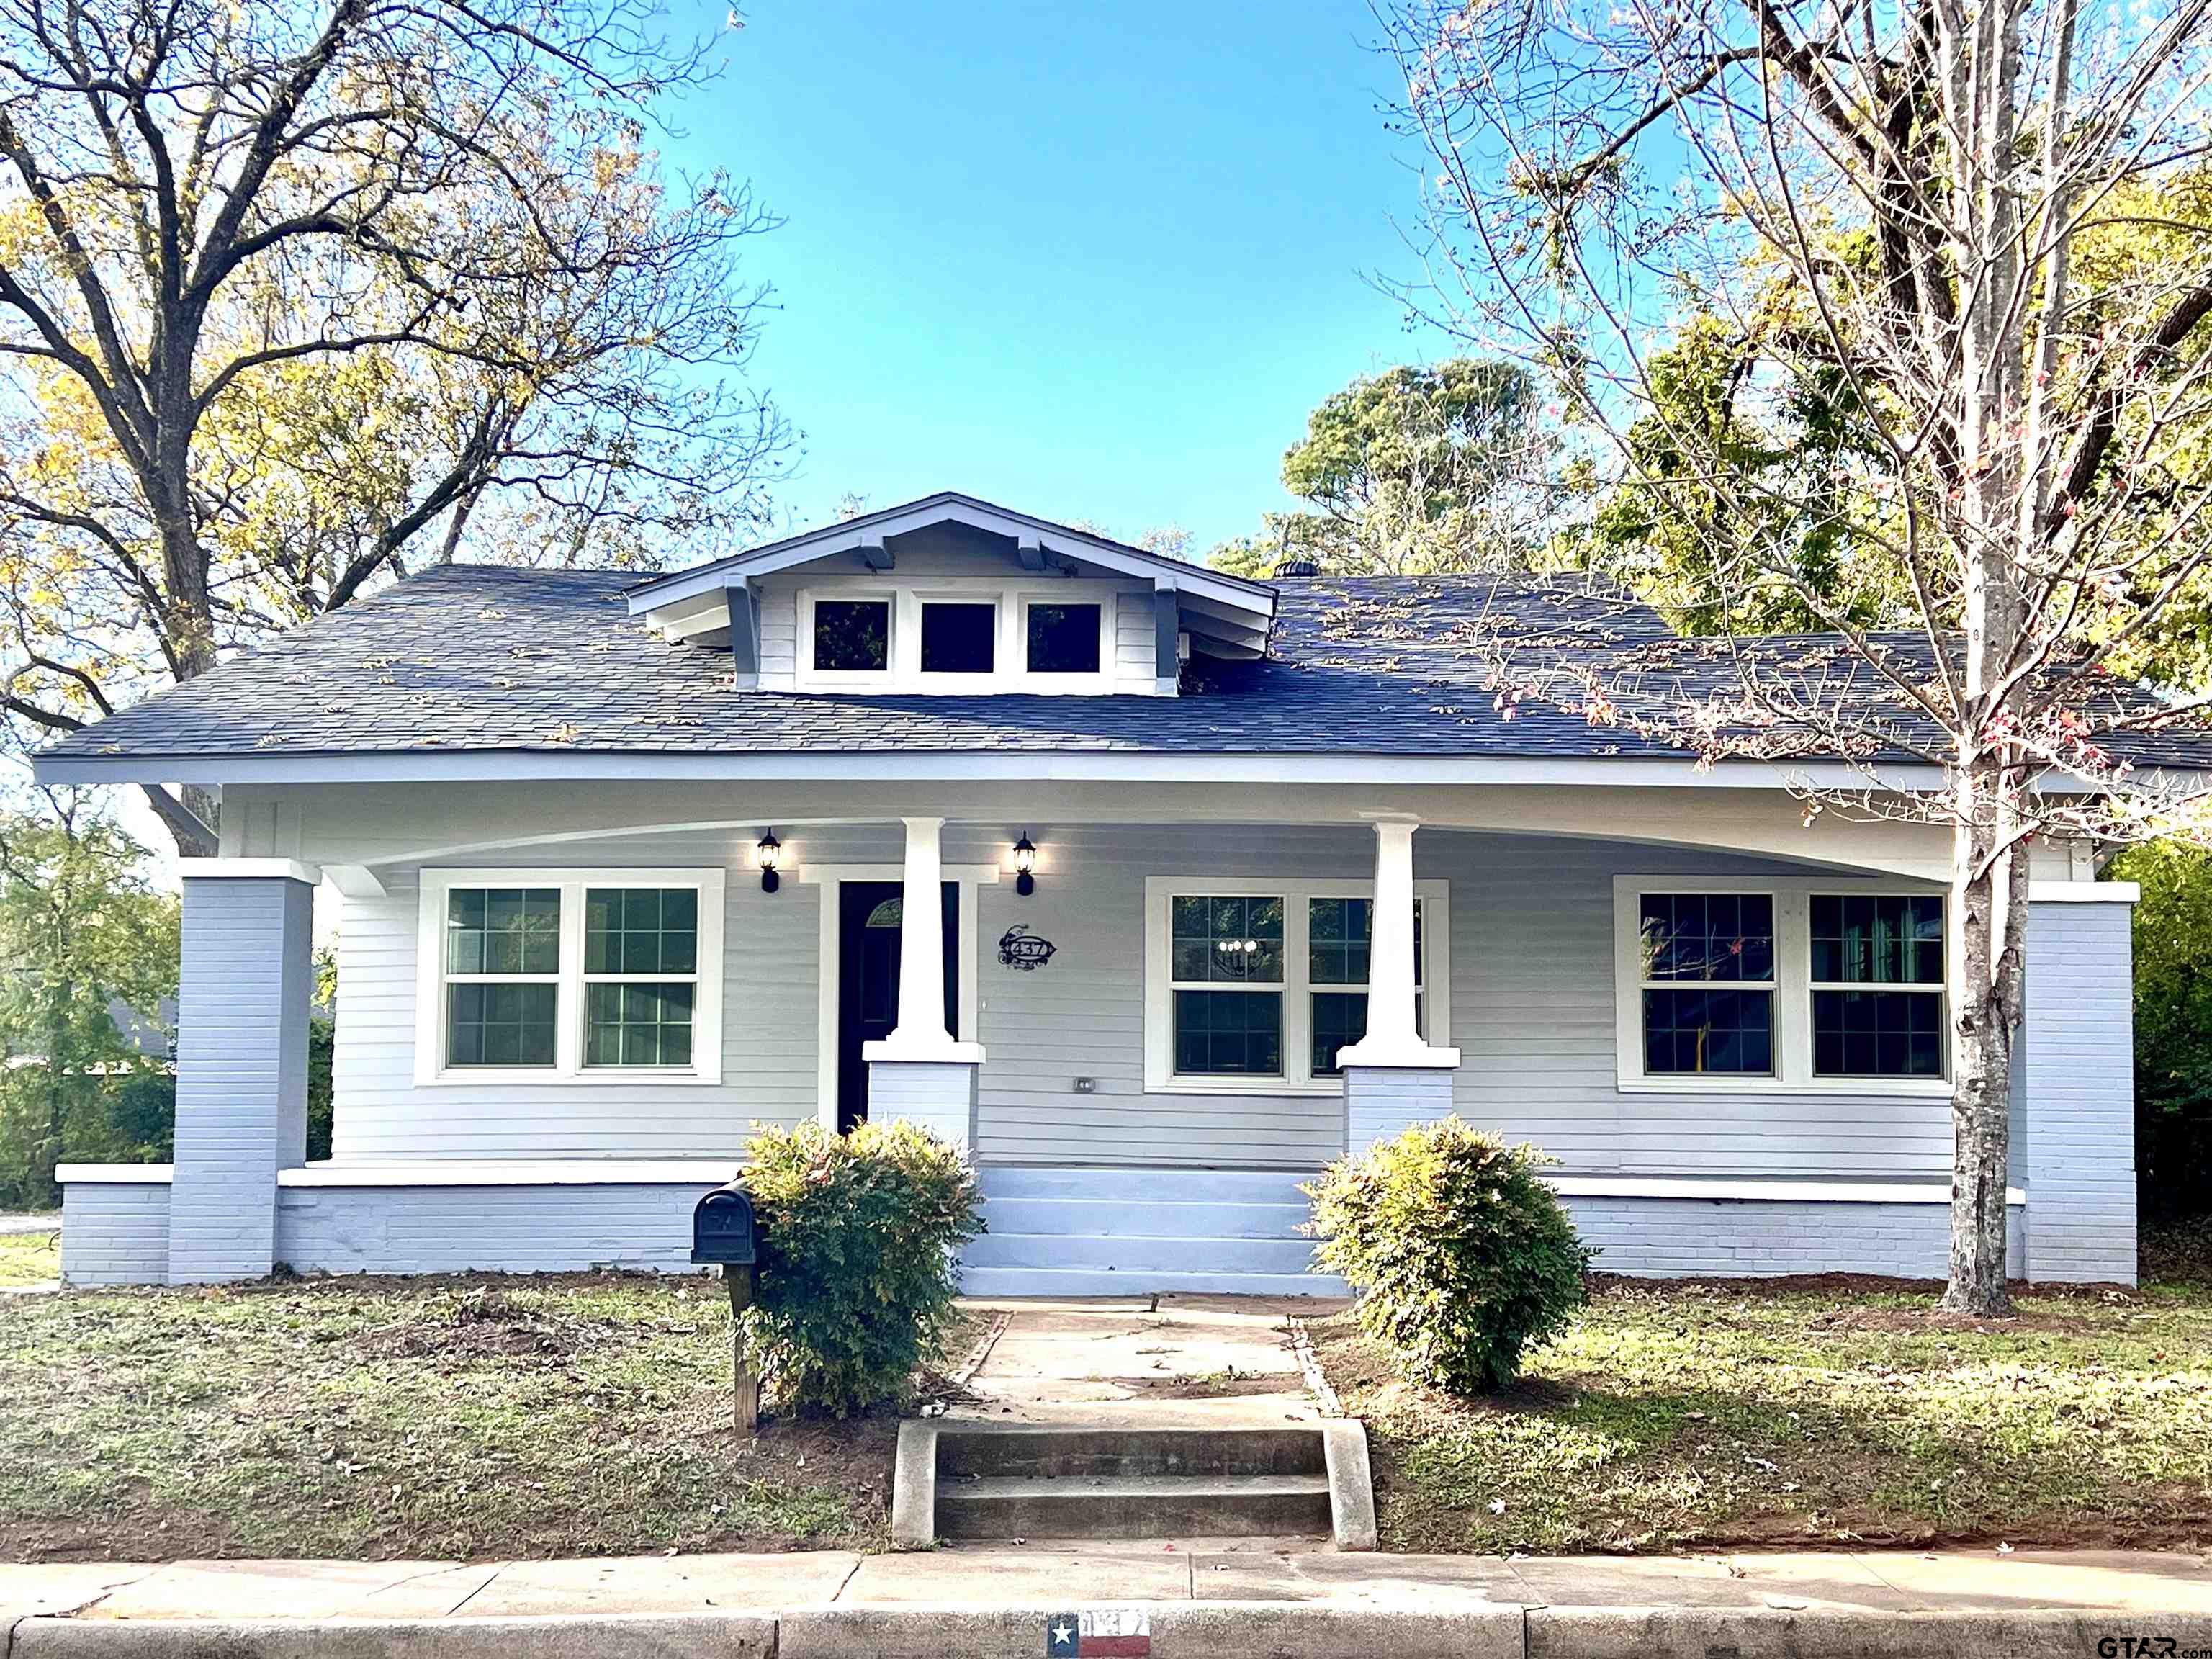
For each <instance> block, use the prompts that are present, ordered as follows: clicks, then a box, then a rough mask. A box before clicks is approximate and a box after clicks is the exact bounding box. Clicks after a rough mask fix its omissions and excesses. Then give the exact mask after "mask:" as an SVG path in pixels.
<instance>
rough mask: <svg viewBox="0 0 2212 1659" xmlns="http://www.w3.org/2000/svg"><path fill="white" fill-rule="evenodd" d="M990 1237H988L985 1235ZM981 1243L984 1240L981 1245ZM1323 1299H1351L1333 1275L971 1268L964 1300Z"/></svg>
mask: <svg viewBox="0 0 2212 1659" xmlns="http://www.w3.org/2000/svg"><path fill="white" fill-rule="evenodd" d="M985 1237H989V1235H987V1234H986V1235H985ZM979 1242H980V1241H979ZM1155 1292H1158V1293H1159V1294H1162V1295H1166V1294H1170V1293H1172V1294H1176V1295H1182V1296H1271V1297H1275V1296H1324V1297H1348V1296H1350V1295H1351V1294H1352V1287H1351V1286H1350V1285H1346V1283H1345V1282H1344V1281H1343V1280H1342V1279H1339V1278H1337V1277H1336V1276H1335V1275H1334V1274H1333V1273H1214V1272H1210V1271H1207V1270H1205V1269H1201V1268H1176V1269H1170V1268H1135V1269H1132V1270H1131V1271H1129V1272H1127V1273H1117V1272H1115V1270H1114V1269H1113V1268H1111V1267H967V1266H965V1265H963V1267H961V1269H960V1293H961V1294H962V1295H963V1296H981V1297H998V1296H1150V1295H1152V1294H1154V1293H1155Z"/></svg>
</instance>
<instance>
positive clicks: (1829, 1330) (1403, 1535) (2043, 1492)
mask: <svg viewBox="0 0 2212 1659" xmlns="http://www.w3.org/2000/svg"><path fill="white" fill-rule="evenodd" d="M1934 1300H1935V1298H1934V1296H1933V1294H1932V1293H1927V1294H1923V1293H1918V1292H1916V1291H1907V1290H1905V1289H1904V1288H1902V1287H1899V1286H1897V1285H1881V1284H1879V1283H1861V1284H1850V1283H1841V1282H1835V1281H1828V1282H1824V1283H1822V1284H1820V1285H1809V1284H1808V1283H1806V1282H1805V1281H1798V1282H1796V1284H1790V1283H1787V1282H1770V1283H1765V1284H1759V1285H1747V1284H1735V1285H1730V1284H1725V1283H1719V1284H1664V1285H1655V1284H1650V1283H1638V1282H1637V1281H1632V1280H1621V1279H1611V1280H1601V1281H1599V1285H1598V1286H1597V1289H1596V1291H1595V1295H1594V1296H1593V1298H1592V1300H1591V1303H1590V1305H1589V1309H1588V1310H1586V1311H1585V1312H1584V1314H1583V1316H1582V1317H1581V1319H1580V1320H1579V1321H1578V1322H1577V1324H1576V1326H1575V1328H1573V1330H1571V1332H1570V1333H1569V1334H1567V1336H1566V1337H1565V1338H1564V1339H1563V1340H1560V1341H1559V1342H1558V1343H1556V1344H1554V1345H1553V1346H1550V1347H1548V1348H1546V1349H1543V1350H1541V1351H1540V1352H1537V1353H1536V1354H1535V1355H1534V1357H1533V1358H1532V1360H1531V1362H1530V1364H1529V1365H1528V1372H1527V1375H1526V1376H1525V1377H1524V1379H1523V1381H1522V1383H1521V1385H1520V1386H1519V1387H1518V1388H1517V1389H1516V1390H1515V1391H1514V1392H1513V1393H1511V1394H1510V1395H1506V1396H1504V1397H1502V1398H1500V1399H1498V1400H1496V1401H1483V1402H1476V1403H1472V1404H1462V1403H1459V1402H1455V1401H1450V1400H1448V1399H1445V1398H1443V1397H1442V1396H1440V1395H1435V1394H1433V1393H1431V1392H1430V1391H1428V1390H1425V1389H1415V1388H1411V1387H1408V1386H1407V1385H1406V1384H1404V1383H1399V1382H1397V1381H1395V1380H1394V1379H1393V1378H1392V1377H1391V1376H1390V1375H1389V1371H1388V1369H1387V1367H1386V1365H1385V1364H1384V1363H1383V1355H1382V1354H1381V1352H1379V1351H1378V1350H1377V1349H1376V1348H1375V1347H1374V1346H1372V1345H1370V1343H1368V1342H1367V1341H1366V1340H1364V1339H1363V1338H1361V1337H1360V1336H1359V1335H1358V1333H1357V1331H1356V1330H1355V1329H1354V1328H1352V1323H1351V1321H1350V1320H1349V1319H1348V1318H1345V1317H1340V1318H1338V1319H1335V1320H1333V1321H1330V1322H1328V1323H1327V1324H1325V1325H1323V1326H1322V1327H1320V1328H1318V1329H1317V1330H1316V1340H1317V1341H1318V1343H1319V1344H1320V1347H1321V1358H1322V1364H1323V1367H1324V1369H1325V1370H1327V1371H1328V1376H1329V1377H1330V1380H1331V1382H1332V1383H1334V1386H1335V1387H1336V1389H1337V1390H1338V1392H1339V1393H1340V1395H1342V1397H1343V1400H1344V1402H1345V1407H1346V1410H1347V1411H1349V1412H1351V1413H1352V1414H1354V1415H1357V1416H1363V1417H1364V1418H1365V1419H1367V1424H1368V1429H1369V1433H1370V1438H1371V1443H1372V1446H1373V1450H1374V1456H1375V1462H1376V1501H1377V1504H1378V1507H1379V1510H1380V1517H1381V1522H1382V1528H1383V1548H1385V1549H1389V1550H1467V1551H1500V1552H1504V1551H1513V1550H1528V1551H1532V1552H1541V1551H1560V1552H1572V1551H1593V1550H1664V1549H1668V1548H1672V1547H1684V1546H1699V1547H1715V1546H1722V1545H1731V1544H1768V1545H1773V1546H1776V1547H1806V1546H1808V1545H1819V1544H1824V1543H1825V1544H1844V1543H1857V1542H1866V1543H1875V1544H1881V1543H1913V1544H1924V1543H1934V1542H1938V1541H1942V1542H1959V1543H1963V1542H1969V1541H1990V1542H1999V1541H2008V1542H2014V1543H2020V1544H2027V1543H2042V1544H2084V1545H2086V1544H2100V1543H2109V1544H2112V1545H2152V1544H2168V1543H2189V1542H2198V1543H2202V1542H2203V1541H2212V1293H2208V1292H2207V1291H2205V1290H2203V1289H2194V1290H2191V1289H2184V1288H2181V1287H2178V1286H2173V1285H2166V1286H2158V1287H2154V1288H2152V1289H2149V1290H2147V1291H2143V1292H2142V1293H2140V1294H2130V1295H2123V1294H2120V1293H2118V1292H2085V1293H2082V1294H2079V1295H2039V1296H2034V1297H2025V1298H2023V1299H2022V1300H2021V1304H2020V1310H2021V1316H2020V1317H2019V1318H2018V1319H2016V1320H2013V1321H2010V1322H1998V1323H1990V1324H1988V1325H1984V1326H1976V1325H1972V1324H1961V1325H1947V1324H1943V1323H1940V1322H1936V1320H1935V1319H1934V1318H1932V1316H1931V1310H1932V1308H1933V1305H1934Z"/></svg>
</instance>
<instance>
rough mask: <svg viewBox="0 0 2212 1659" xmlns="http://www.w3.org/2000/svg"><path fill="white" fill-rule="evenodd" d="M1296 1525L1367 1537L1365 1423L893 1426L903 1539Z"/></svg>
mask: <svg viewBox="0 0 2212 1659" xmlns="http://www.w3.org/2000/svg"><path fill="white" fill-rule="evenodd" d="M1293 1534H1309V1535H1314V1536H1327V1537H1331V1538H1334V1540H1335V1541H1336V1543H1337V1546H1338V1547H1340V1548H1343V1549H1364V1550H1371V1549H1373V1548H1374V1547H1375V1542H1376V1539H1375V1499H1374V1488H1373V1484H1372V1480H1371V1477H1370V1474H1369V1472H1368V1459H1367V1431H1366V1430H1365V1428H1364V1426H1363V1425H1360V1424H1358V1423H1357V1422H1351V1421H1346V1420H1343V1419H1336V1420H1331V1421H1327V1422H1319V1423H1307V1424H1300V1425H1295V1426H1291V1425H1267V1426H1260V1425H1252V1426H1245V1427H1222V1428H1161V1427H1148V1426H1146V1425H1145V1422H1144V1420H1143V1419H1141V1418H1132V1419H1127V1420H1125V1421H1122V1422H1120V1423H1117V1424H1115V1425H1073V1426H1064V1427H1063V1426H1055V1425H1049V1424H1001V1423H991V1422H981V1421H976V1420H974V1419H960V1418H945V1419H938V1420H935V1421H926V1420H922V1419H911V1420H909V1421H907V1422H904V1423H902V1424H900V1425H899V1442H898V1465H897V1469H896V1474H895V1475H894V1477H893V1481H892V1493H891V1541H892V1543H893V1545H894V1547H897V1548H900V1549H921V1548H926V1547H928V1546H929V1545H930V1544H932V1543H933V1542H934V1541H936V1540H938V1539H940V1538H945V1539H953V1538H1021V1539H1030V1538H1159V1539H1168V1538H1190V1537H1246V1538H1249V1537H1261V1536H1278V1537H1281V1536H1290V1535H1293Z"/></svg>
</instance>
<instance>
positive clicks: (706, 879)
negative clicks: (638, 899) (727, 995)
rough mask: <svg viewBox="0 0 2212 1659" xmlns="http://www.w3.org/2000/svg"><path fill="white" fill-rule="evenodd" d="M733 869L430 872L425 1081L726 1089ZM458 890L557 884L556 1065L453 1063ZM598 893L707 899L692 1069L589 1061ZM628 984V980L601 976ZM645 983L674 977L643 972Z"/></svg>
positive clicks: (426, 886)
mask: <svg viewBox="0 0 2212 1659" xmlns="http://www.w3.org/2000/svg"><path fill="white" fill-rule="evenodd" d="M727 884H728V872H727V871H725V870H717V869H704V870H701V869H692V870H672V869H623V868H616V869H590V870H585V869H551V870H547V869H497V870H425V871H424V872H422V889H421V893H420V896H418V898H417V900H416V933H415V1081H416V1083H417V1084H419V1085H426V1086H428V1085H453V1086H460V1087H475V1088H486V1087H489V1088H498V1087H501V1086H505V1085H513V1084H517V1083H524V1084H532V1085H538V1084H559V1085H574V1084H584V1085H596V1084H624V1085H635V1084H639V1083H653V1084H665V1085H684V1084H718V1083H720V1081H721V1080H722V918H723V906H724V902H725V895H726V890H727ZM456 887H556V888H558V889H559V890H560V891H561V958H560V968H559V971H558V973H557V975H556V985H557V987H558V989H557V990H556V993H555V997H554V1018H555V1020H556V1022H557V1024H556V1028H555V1036H554V1055H555V1060H554V1063H553V1064H552V1065H551V1066H447V1064H446V1018H445V1015H446V986H447V978H446V972H445V967H446V951H445V942H446V901H447V896H449V895H450V894H451V893H452V892H453V889H455V888H456ZM592 887H689V888H692V889H694V890H696V891H697V893H698V895H699V973H698V978H697V981H696V982H697V985H698V994H697V995H696V997H695V998H694V999H693V1001H692V1008H691V1064H690V1065H689V1066H586V1065H585V1064H584V1006H585V1000H584V985H585V974H584V892H585V890H586V888H592ZM592 977H594V978H599V979H625V978H627V977H629V976H628V975H593V976H592ZM636 977H639V978H648V979H649V978H654V977H665V975H637V976H636Z"/></svg>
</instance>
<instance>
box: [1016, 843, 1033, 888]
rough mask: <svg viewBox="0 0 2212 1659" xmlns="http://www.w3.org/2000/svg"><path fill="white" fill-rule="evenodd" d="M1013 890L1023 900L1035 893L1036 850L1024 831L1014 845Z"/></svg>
mask: <svg viewBox="0 0 2212 1659" xmlns="http://www.w3.org/2000/svg"><path fill="white" fill-rule="evenodd" d="M1014 890H1015V891H1016V892H1017V893H1019V894H1020V895H1021V896H1023V897H1024V898H1027V897H1028V896H1030V894H1031V893H1034V892H1036V848H1034V847H1032V846H1031V845H1030V832H1029V831H1028V830H1026V829H1024V830H1023V831H1022V838H1021V839H1020V840H1019V841H1018V842H1015V843H1014Z"/></svg>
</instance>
